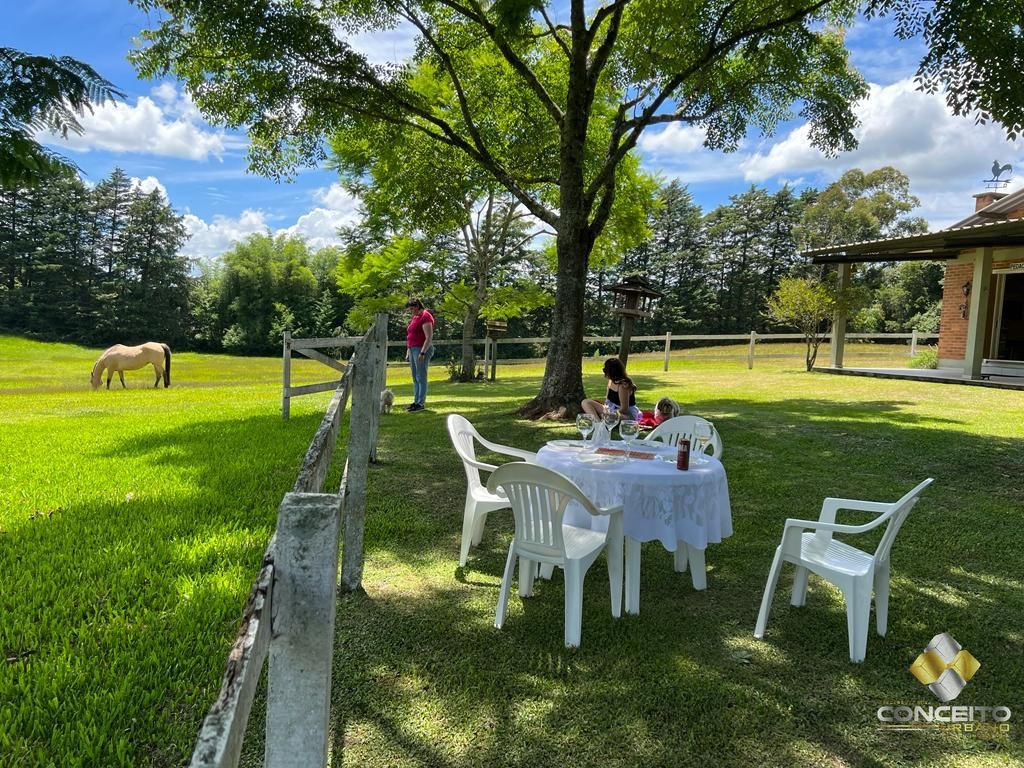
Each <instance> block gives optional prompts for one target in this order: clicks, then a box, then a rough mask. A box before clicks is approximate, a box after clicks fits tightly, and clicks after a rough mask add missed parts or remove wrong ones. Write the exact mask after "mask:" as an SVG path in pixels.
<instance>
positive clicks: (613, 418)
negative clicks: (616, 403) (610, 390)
mask: <svg viewBox="0 0 1024 768" xmlns="http://www.w3.org/2000/svg"><path fill="white" fill-rule="evenodd" d="M601 418H602V421H604V425H605V427H606V428H607V429H608V439H609V440H611V439H612V430H613V429H615V425H616V424H618V423H619V412H618V411H617V410H615V409H613V408H605V409H604V416H602V417H601ZM619 435H620V436H621V435H622V432H621V431H620V432H619Z"/></svg>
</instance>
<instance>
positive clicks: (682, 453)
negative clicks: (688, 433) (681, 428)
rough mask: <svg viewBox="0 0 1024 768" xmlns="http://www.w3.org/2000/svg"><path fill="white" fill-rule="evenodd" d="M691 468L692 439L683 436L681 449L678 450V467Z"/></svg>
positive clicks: (680, 443)
mask: <svg viewBox="0 0 1024 768" xmlns="http://www.w3.org/2000/svg"><path fill="white" fill-rule="evenodd" d="M689 468H690V441H689V440H688V439H687V438H685V437H684V438H682V439H681V440H680V441H679V449H678V450H677V451H676V469H689Z"/></svg>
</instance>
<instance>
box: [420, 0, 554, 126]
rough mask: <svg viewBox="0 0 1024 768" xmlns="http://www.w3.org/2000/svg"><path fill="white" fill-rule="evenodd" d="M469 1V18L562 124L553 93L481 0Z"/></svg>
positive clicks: (456, 6) (447, 1) (450, 0)
mask: <svg viewBox="0 0 1024 768" xmlns="http://www.w3.org/2000/svg"><path fill="white" fill-rule="evenodd" d="M440 2H442V3H444V4H445V5H447V6H449V7H450V8H453V9H462V8H463V7H462V6H461V5H460V4H459V3H456V2H454V1H453V0H440ZM469 3H470V7H471V8H472V9H473V11H474V12H475V13H474V14H473V15H472V16H467V18H471V19H472V20H473V21H476V22H477V23H478V24H479V25H480V26H481V27H483V29H484V32H486V33H487V36H488V37H489V38H490V39H491V42H493V43H494V45H495V46H497V48H498V50H499V51H501V55H502V56H504V57H505V61H507V62H508V63H509V64H510V65H511V67H512V69H513V70H515V72H516V73H517V74H518V75H519V76H520V77H522V78H523V80H525V81H526V84H527V85H528V86H529V87H530V90H531V91H533V92H534V94H535V95H536V96H537V98H538V99H540V103H541V105H542V106H543V107H544V109H546V110H547V113H548V114H549V115H550V116H551V119H552V120H554V122H555V124H556V125H561V123H562V116H563V113H562V109H561V107H559V106H558V104H557V103H555V100H554V99H553V98H551V94H549V93H548V91H547V89H546V88H545V87H544V84H543V83H541V81H540V80H539V79H538V78H537V75H536V74H535V73H534V71H533V70H532V69H530V67H529V65H528V64H527V63H526V62H525V61H523V59H522V58H521V57H520V56H519V54H518V53H516V52H515V50H514V49H513V48H512V46H511V45H509V43H508V41H507V40H506V39H505V38H504V37H503V36H502V35H501V34H500V33H499V31H498V27H497V26H496V25H495V24H494V23H493V22H492V21H491V20H490V19H488V18H487V13H486V12H485V11H484V9H483V7H482V6H481V5H480V3H479V0H469ZM459 12H460V13H464V10H459Z"/></svg>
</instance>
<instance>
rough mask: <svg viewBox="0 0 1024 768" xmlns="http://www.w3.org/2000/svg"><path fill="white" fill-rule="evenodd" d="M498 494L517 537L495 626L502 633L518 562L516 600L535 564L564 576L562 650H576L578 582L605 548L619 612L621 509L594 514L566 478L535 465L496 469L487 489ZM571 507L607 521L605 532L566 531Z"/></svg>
mask: <svg viewBox="0 0 1024 768" xmlns="http://www.w3.org/2000/svg"><path fill="white" fill-rule="evenodd" d="M499 488H500V489H501V490H503V491H504V492H505V494H506V495H507V496H508V499H509V502H510V503H511V504H512V514H513V516H514V517H515V521H516V532H515V536H514V537H513V538H512V544H511V545H510V546H509V548H508V560H507V561H506V563H505V575H504V576H503V577H502V580H501V593H500V594H499V595H498V608H497V611H496V612H495V614H494V626H495V627H497V628H498V629H501V626H502V624H504V623H505V615H506V613H507V610H508V593H509V591H510V590H511V588H512V574H513V571H514V570H515V566H516V558H518V559H519V596H520V597H529V596H530V595H532V594H533V579H534V576H535V575H536V571H537V569H536V567H535V563H541V564H547V565H550V566H557V567H559V568H561V569H562V570H563V571H564V572H565V645H566V647H568V648H574V647H577V646H579V644H580V635H581V632H582V622H583V579H584V577H585V576H586V573H587V569H589V568H590V566H591V565H592V564H593V563H594V561H595V560H596V559H597V556H598V555H599V554H600V553H601V550H602V549H604V548H605V547H606V546H607V548H608V579H609V581H610V582H611V600H612V616H614V617H615V618H618V617H619V616H620V615H621V611H622V544H623V533H622V506H621V505H619V506H617V507H609V508H607V509H599V508H598V507H596V506H595V505H594V503H593V502H592V501H591V500H590V499H588V498H587V497H586V496H585V495H584V493H583V491H581V490H580V489H579V487H577V486H576V484H575V483H573V482H572V480H570V479H569V478H567V477H566V476H565V475H561V474H559V473H558V472H555V471H554V470H551V469H547V468H546V467H540V466H537V465H535V464H524V463H521V462H515V463H512V464H505V465H504V466H502V467H498V469H496V470H495V471H494V472H493V473H492V474H491V477H490V479H489V480H488V481H487V489H488V490H489V491H490V492H491V493H497V492H498V489H499ZM570 501H576V502H578V503H579V504H580V505H581V506H582V507H583V509H585V510H586V511H587V512H589V513H590V514H592V515H608V516H609V521H608V530H607V532H605V531H592V530H589V529H587V528H576V527H575V526H572V525H565V524H564V523H563V522H562V516H563V514H564V513H565V507H566V505H567V504H568V503H569V502H570Z"/></svg>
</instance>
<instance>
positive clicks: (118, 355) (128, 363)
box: [92, 341, 171, 389]
mask: <svg viewBox="0 0 1024 768" xmlns="http://www.w3.org/2000/svg"><path fill="white" fill-rule="evenodd" d="M147 365H152V366H153V370H154V371H156V381H154V382H153V386H154V387H158V386H160V377H161V376H163V377H164V388H165V389H166V388H167V387H169V386H171V348H170V347H168V346H167V345H166V344H158V343H157V342H155V341H147V342H146V343H145V344H139V346H137V347H126V346H125V345H124V344H115V345H114V346H112V347H110V348H109V349H107V350H105V351H104V352H103V354H102V355H100V359H99V360H97V361H96V365H94V366H93V367H92V388H93V389H98V388H99V386H100V384H101V383H102V379H103V369H104V368H105V369H106V371H107V389H110V379H111V377H112V376H113V375H114V371H117V375H118V376H119V377H120V378H121V386H122V387H124V388H125V389H127V388H128V387H127V385H126V384H125V383H124V372H125V371H136V370H138V369H139V368H142V367H144V366H147Z"/></svg>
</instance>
